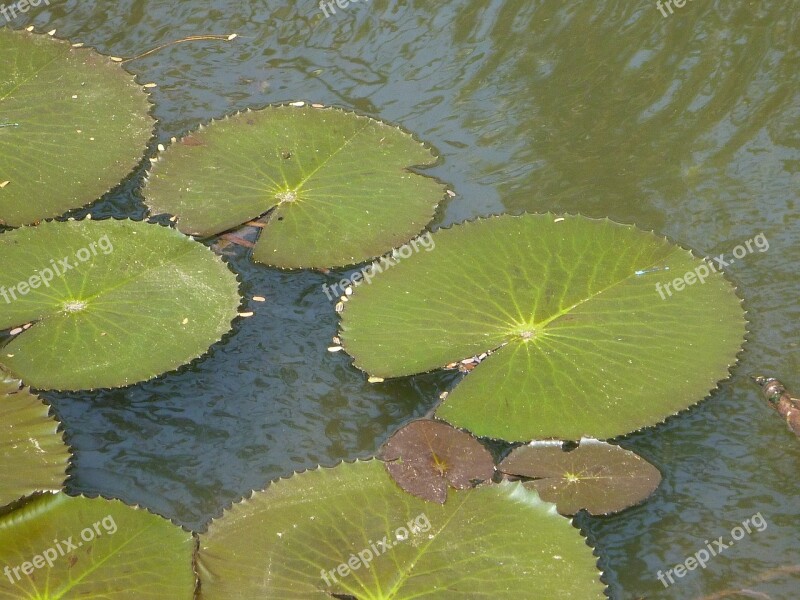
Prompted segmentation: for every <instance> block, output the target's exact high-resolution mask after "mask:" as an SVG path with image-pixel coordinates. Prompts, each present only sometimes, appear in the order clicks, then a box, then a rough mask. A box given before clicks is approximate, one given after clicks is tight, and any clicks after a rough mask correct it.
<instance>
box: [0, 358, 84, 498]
mask: <svg viewBox="0 0 800 600" xmlns="http://www.w3.org/2000/svg"><path fill="white" fill-rule="evenodd" d="M69 457H70V454H69V449H68V448H67V446H66V445H65V444H64V440H63V438H62V436H61V434H60V433H59V432H58V423H57V422H56V420H55V419H53V417H51V416H50V415H49V409H48V407H47V405H46V404H44V403H43V402H42V401H41V400H40V399H39V398H37V397H36V396H34V395H33V394H31V393H30V392H29V391H28V390H27V389H25V388H22V387H21V382H20V381H19V380H18V379H14V378H13V377H10V376H9V375H8V374H6V373H4V372H3V370H2V369H0V507H2V506H4V505H6V504H10V503H12V502H14V501H16V500H19V499H20V498H22V497H23V496H28V495H30V494H33V493H34V492H37V491H57V490H60V489H61V486H62V484H63V483H64V479H65V478H66V470H67V466H69Z"/></svg>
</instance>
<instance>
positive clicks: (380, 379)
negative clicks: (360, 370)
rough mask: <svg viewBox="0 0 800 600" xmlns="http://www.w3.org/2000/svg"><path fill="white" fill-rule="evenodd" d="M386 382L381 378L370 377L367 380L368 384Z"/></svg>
mask: <svg viewBox="0 0 800 600" xmlns="http://www.w3.org/2000/svg"><path fill="white" fill-rule="evenodd" d="M384 381H386V380H385V379H384V378H383V377H370V378H369V379H367V382H368V383H383V382H384Z"/></svg>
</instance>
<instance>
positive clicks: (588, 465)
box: [497, 439, 661, 515]
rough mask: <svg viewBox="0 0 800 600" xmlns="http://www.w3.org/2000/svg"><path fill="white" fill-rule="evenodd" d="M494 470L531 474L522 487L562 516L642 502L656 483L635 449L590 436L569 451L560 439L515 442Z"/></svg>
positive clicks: (651, 468) (610, 510)
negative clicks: (548, 441) (534, 491)
mask: <svg viewBox="0 0 800 600" xmlns="http://www.w3.org/2000/svg"><path fill="white" fill-rule="evenodd" d="M497 470H498V471H502V472H503V473H506V474H508V475H515V476H518V477H525V478H529V479H533V481H526V482H525V483H524V485H525V487H530V488H533V489H535V490H536V491H537V492H538V493H539V496H540V497H541V498H542V500H544V501H546V502H553V503H555V505H556V506H557V507H558V512H560V513H561V514H562V515H574V514H575V513H577V512H578V511H579V510H581V509H586V510H587V511H588V512H589V513H591V514H593V515H608V514H611V513H615V512H619V511H621V510H623V509H626V508H628V507H630V506H634V505H636V504H639V503H640V502H643V501H644V500H645V499H646V498H648V497H649V496H650V495H651V494H652V493H653V492H654V491H655V490H656V488H657V487H658V484H659V483H661V473H660V472H659V471H658V469H656V468H655V467H654V466H653V465H651V464H650V463H649V462H647V461H646V460H645V459H643V458H642V457H641V456H639V455H638V454H636V453H635V452H631V451H630V450H625V449H624V448H620V447H619V446H614V445H611V444H607V443H605V442H601V441H598V440H592V439H583V440H581V442H580V445H579V446H578V447H577V448H575V449H573V450H570V451H565V450H562V448H561V445H560V444H557V445H553V444H537V443H535V442H534V443H533V444H531V445H529V446H521V447H520V448H516V449H514V451H513V452H512V453H511V454H509V455H508V456H507V457H506V458H505V459H504V460H503V461H502V462H501V463H500V464H499V465H498V466H497Z"/></svg>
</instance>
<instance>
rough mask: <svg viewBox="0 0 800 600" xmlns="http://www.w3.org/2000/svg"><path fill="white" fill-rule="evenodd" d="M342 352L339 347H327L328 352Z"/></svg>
mask: <svg viewBox="0 0 800 600" xmlns="http://www.w3.org/2000/svg"><path fill="white" fill-rule="evenodd" d="M342 350H344V348H342V347H341V346H328V352H341V351H342Z"/></svg>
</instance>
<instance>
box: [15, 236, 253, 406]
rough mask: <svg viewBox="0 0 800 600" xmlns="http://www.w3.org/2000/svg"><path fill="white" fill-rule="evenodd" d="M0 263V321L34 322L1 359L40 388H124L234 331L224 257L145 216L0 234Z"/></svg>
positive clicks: (233, 290)
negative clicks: (135, 219) (152, 223)
mask: <svg viewBox="0 0 800 600" xmlns="http://www.w3.org/2000/svg"><path fill="white" fill-rule="evenodd" d="M0 264H2V265H3V270H2V272H0V329H5V328H10V327H19V326H23V325H25V324H27V323H29V322H32V323H33V326H32V327H30V328H29V329H27V330H25V331H22V332H21V333H20V334H19V335H17V336H16V337H15V338H13V340H12V341H11V342H10V343H8V344H7V345H6V346H5V347H3V348H2V349H0V365H2V366H5V367H6V369H8V370H9V371H10V372H11V373H12V374H14V375H15V376H17V377H19V378H20V379H22V380H23V381H24V382H25V383H27V384H28V385H31V386H32V387H35V388H39V389H61V390H79V389H88V388H104V387H119V386H124V385H130V384H133V383H137V382H140V381H146V380H148V379H151V378H153V377H155V376H156V375H159V374H161V373H165V372H167V371H170V370H172V369H176V368H178V367H180V366H181V365H184V364H186V363H188V362H190V361H191V360H193V359H195V358H197V357H199V356H201V355H202V354H203V353H204V352H206V351H207V350H208V348H209V346H211V345H212V344H214V343H215V342H217V341H218V340H219V339H220V338H221V337H222V335H223V334H225V333H226V332H228V331H229V330H230V325H231V321H232V320H233V319H234V318H235V317H236V314H237V309H238V306H239V303H240V297H239V294H238V284H237V281H236V276H235V275H234V274H233V273H232V272H231V271H230V269H228V267H227V266H226V265H225V263H223V262H222V261H221V260H220V259H219V257H217V256H216V255H215V254H214V253H213V252H211V251H210V250H209V249H208V248H206V247H205V246H203V245H202V244H199V243H197V242H195V241H193V240H192V239H191V238H189V237H186V236H184V235H183V234H181V233H179V232H178V231H175V230H174V229H169V228H166V227H161V226H159V225H150V224H147V223H144V222H137V221H115V220H107V221H80V222H78V221H68V222H64V223H56V222H47V223H43V224H42V225H40V226H38V227H24V228H21V229H16V230H14V231H10V232H7V233H5V234H3V235H0ZM67 267H69V269H68V268H67ZM45 280H48V281H47V283H44V281H45ZM34 286H35V287H34Z"/></svg>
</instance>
